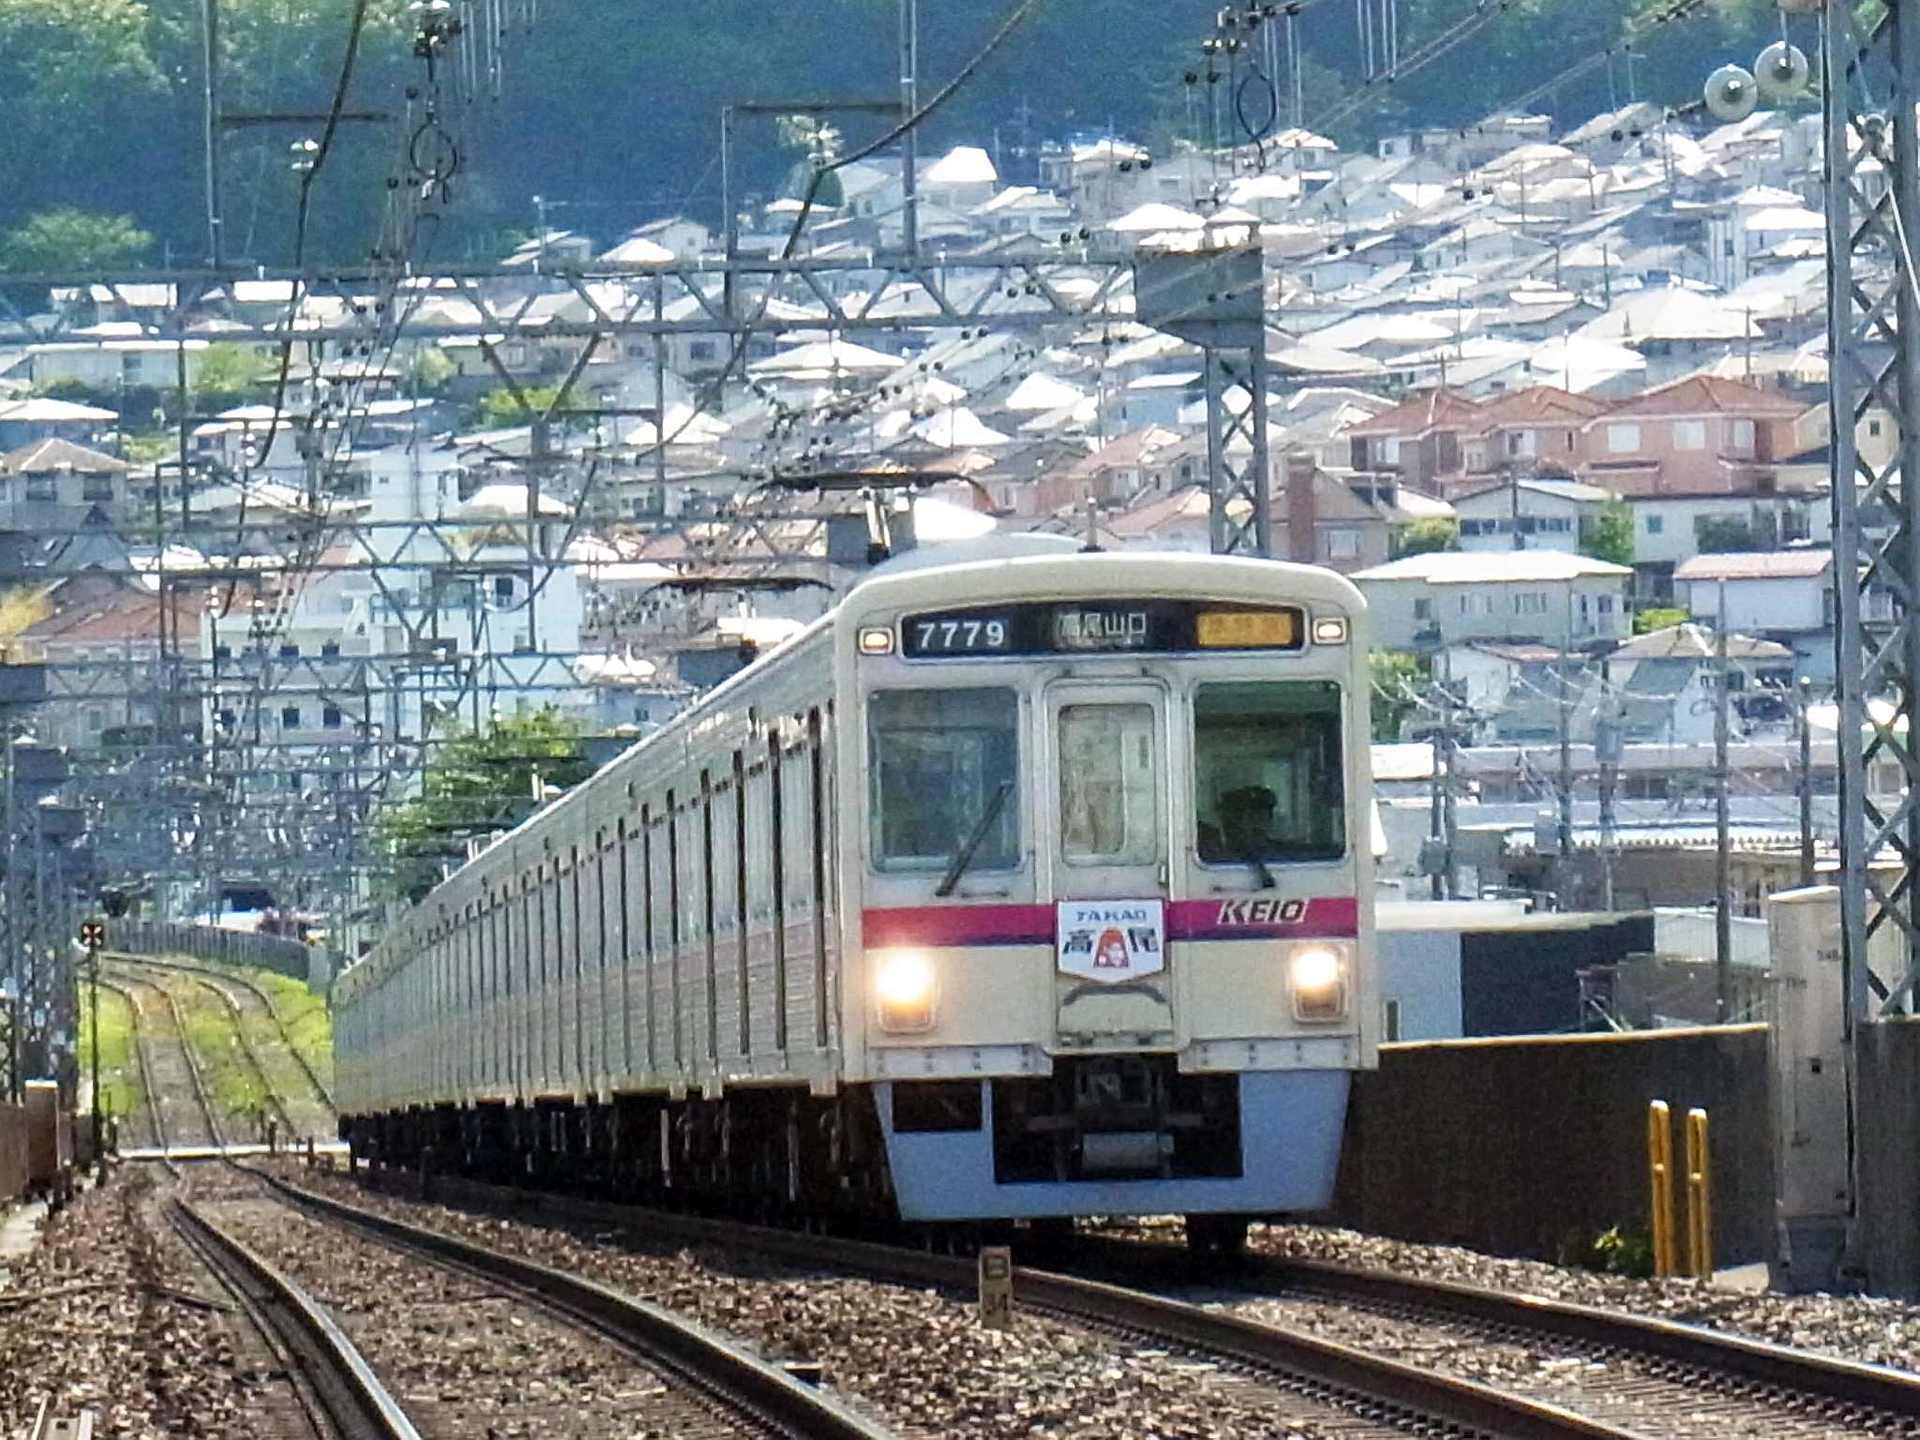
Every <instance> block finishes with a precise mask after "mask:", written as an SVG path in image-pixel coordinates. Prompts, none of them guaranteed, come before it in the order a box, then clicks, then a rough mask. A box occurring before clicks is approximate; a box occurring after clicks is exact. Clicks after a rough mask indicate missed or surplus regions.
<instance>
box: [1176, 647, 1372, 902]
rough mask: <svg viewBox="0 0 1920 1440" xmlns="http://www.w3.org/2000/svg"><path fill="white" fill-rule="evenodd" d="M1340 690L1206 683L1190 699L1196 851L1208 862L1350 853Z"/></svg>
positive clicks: (1277, 683) (1314, 685)
mask: <svg viewBox="0 0 1920 1440" xmlns="http://www.w3.org/2000/svg"><path fill="white" fill-rule="evenodd" d="M1341 724H1342V721H1341V714H1340V687H1339V686H1338V685H1336V684H1334V683H1332V682H1330V681H1319V680H1270V681H1243V682H1233V683H1221V684H1213V685H1202V686H1200V687H1199V688H1198V689H1197V690H1196V691H1195V692H1194V700H1193V765H1194V776H1193V781H1194V814H1195V816H1196V818H1197V821H1198V824H1197V827H1196V829H1197V832H1198V833H1197V834H1196V835H1195V837H1194V838H1195V845H1196V849H1197V850H1198V852H1199V855H1200V858H1201V860H1203V861H1205V862H1206V863H1208V864H1217V865H1235V864H1245V863H1247V862H1249V861H1253V860H1259V861H1261V862H1266V861H1275V862H1286V861H1304V860H1338V859H1339V858H1340V857H1341V856H1343V855H1344V854H1345V853H1346V848H1347V828H1346V784H1345V776H1344V773H1343V770H1342V765H1341V753H1342V747H1341Z"/></svg>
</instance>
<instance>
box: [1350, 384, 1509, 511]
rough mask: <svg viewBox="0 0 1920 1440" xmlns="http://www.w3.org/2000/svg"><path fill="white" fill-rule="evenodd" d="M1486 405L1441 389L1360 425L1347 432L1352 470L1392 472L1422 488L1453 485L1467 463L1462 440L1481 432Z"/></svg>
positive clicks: (1411, 400) (1413, 399) (1384, 412)
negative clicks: (1446, 484) (1448, 483)
mask: <svg viewBox="0 0 1920 1440" xmlns="http://www.w3.org/2000/svg"><path fill="white" fill-rule="evenodd" d="M1484 408H1485V407H1484V406H1482V405H1480V404H1479V403H1478V402H1477V401H1473V400H1469V399H1468V398H1467V397H1466V396H1464V395H1461V394H1458V393H1456V392H1454V391H1452V390H1448V389H1446V388H1445V387H1441V388H1439V389H1436V390H1430V391H1426V392H1423V393H1422V394H1419V395H1416V396H1414V397H1413V398H1412V399H1410V400H1407V401H1404V402H1403V403H1401V404H1399V405H1396V406H1394V407H1393V408H1392V409H1391V410H1385V411H1382V412H1381V413H1380V414H1378V415H1375V416H1374V417H1373V418H1372V419H1370V420H1363V421H1361V422H1360V423H1359V424H1357V425H1355V426H1353V427H1352V428H1350V429H1349V430H1348V431H1347V432H1346V435H1347V441H1348V450H1349V463H1350V464H1351V465H1352V466H1353V468H1354V469H1355V470H1363V471H1364V470H1391V471H1394V472H1396V473H1397V474H1398V475H1399V477H1400V478H1401V480H1403V481H1405V482H1406V483H1408V484H1411V485H1418V486H1421V487H1422V488H1425V489H1434V488H1437V487H1438V486H1439V485H1440V483H1441V482H1443V481H1447V480H1457V479H1458V478H1460V476H1461V475H1462V473H1463V471H1464V469H1465V463H1466V439H1467V437H1468V436H1469V435H1476V434H1480V433H1482V429H1483V427H1482V425H1481V413H1482V411H1483V410H1484Z"/></svg>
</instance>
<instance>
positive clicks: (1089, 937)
mask: <svg viewBox="0 0 1920 1440" xmlns="http://www.w3.org/2000/svg"><path fill="white" fill-rule="evenodd" d="M1368 697H1369V675H1368V668H1367V653H1366V644H1365V634H1364V606H1363V603H1362V601H1361V598H1360V595H1359V593H1358V592H1357V591H1356V590H1355V589H1354V587H1353V586H1352V585H1351V584H1349V583H1348V582H1347V581H1346V580H1345V579H1343V578H1342V577H1341V576H1339V575H1337V574H1334V573H1332V572H1331V571H1326V570H1320V569H1315V568H1311V567H1305V566H1298V565H1290V564H1284V563H1280V562H1274V561H1260V560H1249V559H1229V558H1220V557H1211V556H1200V555H1175V554H1165V555H1149V554H1099V553H1085V554H1067V555H1057V556H1049V557H1045V558H1032V557H1029V558H1021V559H1012V560H1001V561H990V562H983V563H969V564H957V565H946V566H931V567H927V568H921V569H914V570H907V571H904V572H901V573H898V574H882V575H877V576H875V577H873V578H871V579H869V580H867V581H865V582H864V583H862V584H860V585H859V586H857V587H856V588H855V589H854V590H853V591H852V592H851V593H850V594H849V595H848V596H847V597H846V599H845V600H844V601H843V603H841V604H840V605H839V606H838V607H837V608H836V609H835V610H834V611H832V612H831V613H830V614H828V615H826V616H825V617H823V618H822V619H821V620H819V621H818V622H816V623H815V624H813V625H812V626H810V627H809V628H808V629H807V630H805V631H804V632H802V633H801V634H800V635H798V636H796V637H795V638H794V639H793V640H791V641H789V642H788V643H786V644H784V645H783V646H781V647H780V648H779V649H777V650H775V651H773V652H771V653H769V654H768V655H767V656H765V657H764V658H762V659H760V660H759V661H757V662H756V663H754V664H753V665H751V666H750V667H748V668H747V669H746V670H744V671H742V672H741V673H740V674H738V675H737V676H735V677H733V678H732V679H730V680H728V681H727V682H726V683H725V684H723V685H721V686H719V687H717V688H716V689H715V690H714V691H712V692H711V693H710V694H708V695H707V696H705V697H704V698H703V699H701V700H700V701H699V702H698V703H697V704H695V705H694V706H692V707H691V708H689V709H688V710H687V711H686V712H685V713H684V714H682V715H681V716H679V717H678V718H677V719H676V720H674V721H673V722H672V723H671V724H669V725H667V726H665V727H663V728H662V729H661V730H659V731H658V732H657V733H655V734H652V735H650V736H648V737H647V738H646V739H644V740H642V741H641V742H640V743H638V744H636V745H635V746H634V747H633V748H632V749H631V750H629V751H628V752H626V753H625V754H624V755H622V756H621V757H620V758H619V759H617V760H616V761H614V762H613V763H611V764H610V765H608V766H606V767H605V768H604V769H602V770H601V771H600V772H599V773H598V774H597V775H595V776H594V777H593V778H592V780H590V781H589V782H587V783H586V784H583V785H581V786H579V787H577V788H575V789H574V790H573V791H571V792H569V793H568V794H567V795H565V796H564V797H562V798H561V799H559V800H557V801H556V802H555V803H553V804H552V805H550V806H548V807H546V808H545V809H544V810H542V811H541V812H540V813H538V814H537V815H535V816H534V817H532V818H531V819H530V820H528V821H527V822H526V823H525V824H523V825H521V826H520V827H519V828H518V829H516V830H515V831H513V832H512V833H511V834H509V835H507V836H505V837H503V838H501V839H500V840H498V841H496V842H495V843H494V844H493V845H491V846H490V847H489V848H488V849H487V850H486V851H485V852H484V853H482V854H481V855H480V856H478V857H477V858H476V859H474V860H473V861H471V862H470V863H469V864H467V865H466V866H465V867H463V868H462V869H461V870H459V871H458V872H457V873H456V874H454V875H453V876H452V877H450V878H449V879H448V880H446V881H445V882H444V883H443V884H441V885H440V886H439V887H438V888H437V889H435V890H434V891H433V892H432V894H431V895H429V896H428V897H427V898H426V899H425V900H424V901H423V902H422V903H421V904H420V905H418V906H416V907H414V908H413V909H412V910H411V911H410V912H409V913H408V914H407V916H406V917H405V919H404V920H403V921H402V922H401V923H399V924H398V925H397V926H395V927H394V928H393V929H392V931H391V933H390V934H388V935H387V936H386V937H385V939H384V941H383V943H382V944H381V945H380V946H379V947H378V948H377V949H376V950H375V951H374V952H373V953H372V954H371V955H370V956H369V957H368V959H366V960H365V961H364V962H363V963H360V964H358V965H356V966H355V967H353V968H352V969H350V970H349V971H347V972H346V973H345V974H344V975H343V976H342V977H341V978H340V980H339V981H338V983H337V984H336V986H335V990H334V1005H335V1043H336V1047H337V1055H338V1059H337V1064H338V1087H339V1100H340V1108H341V1112H342V1115H343V1117H344V1119H343V1122H342V1126H343V1131H344V1132H345V1135H346V1137H347V1138H348V1139H350V1140H351V1141H352V1142H353V1144H354V1146H355V1147H356V1149H357V1150H359V1151H361V1152H362V1153H371V1154H373V1155H376V1156H379V1157H381V1158H383V1159H385V1160H391V1161H399V1162H406V1163H412V1162H414V1161H416V1160H417V1159H418V1158H419V1156H420V1153H421V1151H423V1150H424V1149H426V1148H428V1147H431V1148H432V1150H433V1152H434V1155H435V1157H436V1163H440V1164H443V1165H446V1166H449V1167H462V1168H466V1169H470V1170H473V1171H475V1172H480V1173H489V1172H490V1173H496V1174H502V1173H512V1174H524V1173H531V1172H548V1173H553V1174H556V1175H565V1176H569V1177H572V1178H575V1179H580V1178H585V1179H588V1180H591V1181H593V1182H596V1183H600V1184H603V1185H605V1186H606V1187H607V1188H608V1189H609V1190H611V1191H612V1192H614V1193H621V1194H633V1195H636V1196H642V1195H657V1194H659V1193H660V1192H662V1191H673V1190H680V1191H687V1192H699V1193H702V1194H705V1195H709V1196H716V1197H720V1198H729V1197H730V1198H739V1197H741V1196H747V1197H752V1198H753V1199H755V1200H757V1201H759V1202H761V1203H763V1204H779V1205H782V1206H787V1207H792V1208H794V1209H800V1210H830V1209H840V1210H865V1211H871V1212H881V1213H887V1214H893V1215H897V1216H899V1217H901V1218H904V1219H907V1220H913V1221H960V1220H969V1221H972V1220H987V1219H996V1218H1019V1217H1026V1218H1043V1217H1065V1216H1073V1215H1083V1214H1141V1213H1167V1212H1184V1213H1186V1214H1188V1215H1189V1216H1191V1217H1210V1218H1208V1219H1197V1218H1196V1220H1195V1222H1194V1226H1193V1228H1194V1231H1195V1233H1196V1235H1197V1236H1198V1237H1199V1238H1200V1239H1201V1240H1202V1241H1203V1242H1211V1243H1230V1242H1231V1240H1232V1238H1233V1236H1234V1234H1235V1233H1236V1232H1237V1231H1238V1230H1240V1229H1242V1228H1243V1222H1242V1221H1240V1220H1239V1219H1238V1218H1237V1217H1244V1216H1246V1215H1251V1214H1269V1213H1277V1212H1290V1211H1303V1210H1311V1209H1314V1208H1317V1207H1320V1206H1323V1205H1324V1204H1325V1203H1326V1202H1327V1201H1328V1199H1329V1198H1330V1196H1331V1193H1332V1187H1333V1182H1334V1172H1335V1168H1336V1165H1337V1163H1338V1158H1339V1152H1340V1137H1341V1133H1342V1128H1343V1121H1344V1115H1345V1110H1346V1100H1347V1091H1348V1082H1349V1076H1350V1073H1351V1072H1352V1071H1353V1070H1355V1069H1357V1068H1362V1067H1369V1066H1371V1065H1372V1064H1373V1063H1374V1061H1375V1045H1376V1042H1377V1035H1376V1033H1375V1019H1376V1017H1375V1015H1374V1009H1375V1006H1376V999H1375V996H1376V979H1375V966H1374V954H1375V951H1374V943H1373V928H1372V905H1371V899H1370V897H1371V892H1372V887H1373V874H1372V856H1371V847H1370V844H1369V838H1370V834H1371V830H1370V814H1371V810H1370V804H1371V798H1370V776H1369V768H1368V766H1369V760H1368V756H1369V751H1368V734H1369V723H1368Z"/></svg>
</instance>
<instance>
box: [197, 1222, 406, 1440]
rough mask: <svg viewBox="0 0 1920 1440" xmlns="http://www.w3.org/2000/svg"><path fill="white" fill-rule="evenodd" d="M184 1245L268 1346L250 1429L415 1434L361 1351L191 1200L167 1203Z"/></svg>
mask: <svg viewBox="0 0 1920 1440" xmlns="http://www.w3.org/2000/svg"><path fill="white" fill-rule="evenodd" d="M166 1208H167V1218H168V1220H169V1222H170V1223H171V1224H172V1226H173V1228H174V1230H175V1232H176V1233H177V1234H178V1235H179V1236H180V1238H181V1240H182V1241H184V1242H185V1244H186V1246H187V1248H188V1249H189V1250H190V1251H192V1252H193V1254H194V1255H195V1256H196V1257H197V1258H198V1259H199V1261H200V1263H201V1264H202V1265H203V1266H204V1267H205V1268H206V1269H207V1270H208V1272H209V1273H211V1274H212V1275H213V1276H214V1278H215V1279H216V1280H217V1281H218V1282H219V1285H220V1287H221V1289H222V1290H224V1291H225V1292H226V1294H227V1295H229V1296H231V1297H232V1300H233V1302H234V1305H235V1307H236V1308H237V1309H238V1310H239V1312H240V1313H241V1314H242V1315H244V1317H245V1318H246V1320H247V1322H248V1323H249V1325H250V1326H251V1327H252V1329H253V1331H254V1333H255V1335H256V1336H257V1337H258V1339H259V1341H261V1342H262V1343H263V1344H264V1346H265V1348H266V1351H267V1357H268V1363H269V1365H270V1366H271V1367H272V1374H273V1376H274V1378H275V1379H276V1380H277V1381H279V1382H280V1387H276V1388H278V1391H279V1393H277V1394H275V1395H272V1396H271V1397H261V1396H258V1395H256V1396H255V1397H254V1399H253V1403H254V1404H256V1405H258V1407H259V1409H260V1412H261V1413H260V1415H259V1417H258V1419H259V1424H258V1426H257V1428H256V1429H255V1431H254V1433H256V1434H261V1435H271V1434H285V1435H306V1436H314V1437H319V1440H336V1437H337V1440H419V1431H417V1430H416V1429H415V1428H414V1425H413V1422H412V1421H411V1420H410V1419H409V1418H408V1417H407V1414H406V1412H405V1411H404V1410H403V1409H402V1408H401V1406H400V1405H399V1403H398V1402H397V1401H395V1400H394V1398H393V1396H392V1395H391V1394H389V1393H388V1391H387V1389H386V1387H385V1386H384V1385H383V1384H382V1383H381V1380H380V1378H379V1377H378V1376H377V1375H376V1374H375V1373H374V1372H373V1369H372V1367H370V1366H369V1365H368V1364H367V1362H366V1360H365V1359H364V1358H363V1357H362V1356H361V1354H360V1352H359V1351H358V1350H357V1349H356V1348H355V1347H354V1345H353V1342H352V1341H350V1340H349V1339H348V1338H347V1336H346V1334H345V1333H344V1332H343V1331H342V1330H341V1329H340V1327H339V1326H338V1325H336V1324H335V1323H334V1322H333V1320H332V1319H331V1317H329V1316H328V1315H327V1314H326V1312H325V1311H323V1310H322V1309H321V1308H320V1307H319V1306H318V1305H316V1304H315V1303H314V1301H313V1300H312V1298H311V1297H309V1296H308V1295H307V1294H306V1292H305V1291H303V1290H302V1289H300V1288H299V1287H298V1286H297V1285H295V1284H294V1283H293V1282H292V1281H291V1280H289V1279H288V1278H287V1277H286V1276H285V1275H283V1274H281V1273H280V1271H279V1270H277V1269H276V1268H275V1267H274V1266H273V1265H271V1264H270V1263H269V1262H268V1261H267V1260H266V1259H264V1258H263V1257H262V1256H260V1255H259V1254H258V1253H256V1252H255V1251H253V1250H252V1249H250V1248H248V1247H247V1246H246V1245H244V1244H242V1243H241V1242H240V1241H239V1240H237V1239H235V1238H234V1237H233V1236H232V1235H231V1234H229V1233H227V1231H226V1230H225V1229H223V1228H222V1227H221V1226H220V1225H218V1224H216V1223H215V1222H214V1221H213V1220H211V1219H209V1218H208V1217H207V1216H206V1215H205V1214H204V1213H202V1211H201V1210H200V1209H199V1208H197V1207H196V1206H194V1205H192V1204H190V1203H189V1202H187V1201H185V1200H181V1199H178V1198H174V1199H170V1200H168V1201H167V1202H166Z"/></svg>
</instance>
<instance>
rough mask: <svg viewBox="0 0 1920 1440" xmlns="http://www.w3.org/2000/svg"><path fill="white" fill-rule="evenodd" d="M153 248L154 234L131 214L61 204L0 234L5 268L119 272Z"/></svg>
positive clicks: (0, 253) (0, 257)
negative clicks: (144, 228) (2, 234)
mask: <svg viewBox="0 0 1920 1440" xmlns="http://www.w3.org/2000/svg"><path fill="white" fill-rule="evenodd" d="M152 248H153V236H152V235H150V234H149V233H148V232H147V231H145V230H142V229H141V228H140V227H139V226H138V225H137V224H135V223H134V219H133V217H132V216H131V215H109V214H107V213H105V212H104V211H99V210H80V209H76V208H75V207H74V206H71V205H62V206H59V207H58V208H56V209H53V210H42V211H41V212H40V213H39V214H37V215H32V216H29V217H28V219H27V221H26V223H25V224H23V225H21V226H19V227H18V228H17V229H14V230H9V231H8V232H7V233H6V234H5V235H4V236H0V268H4V269H7V270H64V271H68V272H75V271H84V270H116V269H118V270H124V269H126V268H127V267H128V266H130V265H132V264H134V263H135V262H137V261H138V260H140V258H141V257H142V256H144V255H145V254H146V253H147V251H148V250H150V249H152Z"/></svg>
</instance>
